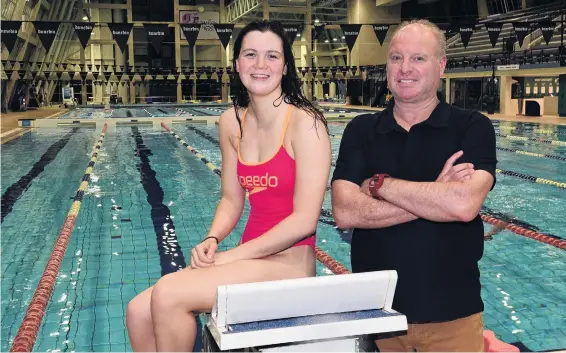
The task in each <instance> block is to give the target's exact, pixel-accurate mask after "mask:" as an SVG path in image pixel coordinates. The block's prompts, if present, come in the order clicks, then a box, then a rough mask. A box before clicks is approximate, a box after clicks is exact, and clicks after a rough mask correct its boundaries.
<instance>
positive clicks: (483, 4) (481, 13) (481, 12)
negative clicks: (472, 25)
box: [477, 0, 525, 18]
mask: <svg viewBox="0 0 566 353" xmlns="http://www.w3.org/2000/svg"><path fill="white" fill-rule="evenodd" d="M522 1H525V0H522ZM477 2H478V17H479V18H486V17H487V16H489V11H488V9H487V1H486V0H477Z"/></svg>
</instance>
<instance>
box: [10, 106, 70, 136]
mask: <svg viewBox="0 0 566 353" xmlns="http://www.w3.org/2000/svg"><path fill="white" fill-rule="evenodd" d="M67 111H68V109H65V108H58V107H42V108H39V109H33V110H28V111H25V112H15V113H13V112H9V113H7V114H2V116H1V118H0V122H1V131H0V133H1V135H0V136H1V140H0V143H1V144H4V143H6V142H9V141H12V140H13V139H15V138H16V137H18V136H21V135H23V134H25V133H26V132H28V131H29V130H30V129H29V128H20V127H18V119H53V118H56V117H58V116H59V115H62V114H65V113H66V112H67Z"/></svg>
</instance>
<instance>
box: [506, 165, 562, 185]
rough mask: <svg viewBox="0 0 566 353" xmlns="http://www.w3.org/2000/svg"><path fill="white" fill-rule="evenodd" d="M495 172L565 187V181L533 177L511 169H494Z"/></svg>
mask: <svg viewBox="0 0 566 353" xmlns="http://www.w3.org/2000/svg"><path fill="white" fill-rule="evenodd" d="M495 172H496V173H497V174H503V175H507V176H512V177H515V178H519V179H523V180H528V181H532V182H535V183H537V184H546V185H552V186H555V187H557V188H561V189H566V183H562V182H559V181H554V180H550V179H545V178H538V177H535V176H532V175H527V174H523V173H518V172H514V171H512V170H503V169H495Z"/></svg>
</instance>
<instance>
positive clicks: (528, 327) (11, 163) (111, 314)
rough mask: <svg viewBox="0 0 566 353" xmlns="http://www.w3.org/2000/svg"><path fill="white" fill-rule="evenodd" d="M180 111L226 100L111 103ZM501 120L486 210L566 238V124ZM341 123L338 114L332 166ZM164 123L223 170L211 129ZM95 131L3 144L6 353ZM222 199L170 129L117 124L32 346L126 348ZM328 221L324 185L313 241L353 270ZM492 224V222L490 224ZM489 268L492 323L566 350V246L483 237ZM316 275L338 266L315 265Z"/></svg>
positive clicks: (485, 278) (540, 347)
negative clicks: (154, 288) (135, 311)
mask: <svg viewBox="0 0 566 353" xmlns="http://www.w3.org/2000/svg"><path fill="white" fill-rule="evenodd" d="M178 109H182V110H184V111H185V112H187V113H188V114H193V115H195V116H201V115H208V116H214V115H219V114H220V112H221V111H222V109H223V108H222V107H220V108H218V107H213V106H208V107H207V106H202V107H201V106H191V107H183V108H179V107H171V106H154V107H146V106H144V107H127V108H119V109H113V110H112V115H111V117H115V118H121V117H124V118H127V117H140V118H142V117H143V118H150V117H154V118H158V117H161V116H175V114H178V113H179V110H178ZM101 112H102V113H104V111H103V110H102V109H100V108H84V109H82V108H81V109H78V110H76V111H72V112H69V113H68V114H66V116H64V117H62V118H73V116H72V114H73V113H76V114H78V116H80V118H81V119H88V118H89V117H93V116H94V115H96V114H98V113H101ZM336 112H338V109H337V110H336ZM344 112H346V110H344ZM348 112H349V111H348ZM160 114H162V115H160ZM167 114H169V115H167ZM182 114H183V113H182ZM76 116H77V115H75V117H76ZM493 125H494V127H495V130H496V133H497V134H498V138H497V147H498V151H497V157H498V160H499V163H498V175H497V184H496V186H495V188H494V189H493V190H492V191H491V192H490V193H489V195H488V198H487V200H486V202H485V204H484V207H483V209H482V214H484V215H488V216H493V217H498V218H500V219H501V218H505V219H507V220H509V221H510V222H512V223H514V224H517V225H520V226H521V227H523V228H527V229H530V230H534V231H536V232H539V233H543V234H547V235H548V236H550V237H553V238H557V239H566V228H565V227H564V213H565V210H566V197H565V195H566V188H565V187H564V186H566V184H564V183H566V127H557V126H543V125H539V124H520V123H510V122H503V121H501V122H499V121H493ZM345 126H346V125H345V124H343V123H330V124H329V128H330V133H331V135H332V139H331V141H332V152H333V161H334V162H335V161H336V157H337V153H338V148H339V145H340V136H341V135H342V133H343V131H344V128H345ZM169 127H171V128H172V130H173V131H174V132H175V133H176V134H178V135H179V136H180V137H182V138H183V139H184V140H185V141H187V143H188V144H189V145H190V146H191V147H192V148H194V149H195V150H197V151H198V152H200V154H201V155H202V156H204V158H205V159H206V160H207V161H209V162H210V163H212V164H213V165H214V166H216V167H217V168H220V166H221V155H220V151H219V147H218V129H217V127H216V126H214V125H206V124H173V125H169ZM99 136H100V130H95V129H94V128H92V127H82V126H77V127H64V128H63V127H61V128H57V129H51V128H39V129H34V130H32V131H31V132H29V133H26V134H24V135H23V136H21V137H19V138H17V139H15V140H13V141H11V142H8V143H6V144H4V145H2V155H1V157H2V158H1V159H2V161H1V163H2V182H1V188H2V239H1V242H2V243H1V247H2V250H1V251H2V253H1V255H2V260H1V261H2V274H1V275H2V279H3V280H2V288H1V294H2V314H1V321H2V326H1V330H2V331H1V334H2V337H3V340H2V345H1V349H2V351H5V350H6V351H7V350H8V349H9V348H10V344H11V342H12V340H13V338H14V335H15V334H16V332H17V330H18V327H19V325H20V323H21V320H22V318H23V316H24V314H25V312H26V310H27V307H28V304H29V302H30V299H31V297H32V295H33V293H34V290H35V288H36V286H37V283H38V281H39V279H40V278H41V276H42V273H43V270H44V268H45V264H46V263H47V261H48V258H49V256H50V254H51V252H52V249H53V245H54V243H55V241H56V239H57V235H58V234H59V232H60V230H61V227H62V225H63V222H64V220H65V217H66V216H67V212H68V211H69V208H70V207H71V204H72V203H73V199H74V197H75V193H76V191H77V188H78V187H79V184H80V182H81V180H82V178H83V174H84V171H85V168H87V165H88V164H89V160H90V158H91V153H92V148H93V146H94V145H95V143H96V142H97V140H98V139H99ZM513 136H514V137H515V138H514V137H513ZM543 141H545V142H543ZM549 141H550V142H549ZM553 141H554V142H553ZM525 176H527V177H531V179H529V178H526V177H525ZM545 180H549V181H553V182H556V184H552V183H545V182H544V181H545ZM535 181H536V182H535ZM219 197H220V178H219V176H218V175H217V174H216V173H214V172H213V171H212V170H211V168H210V167H208V166H207V165H206V164H205V163H203V161H202V160H201V159H199V158H197V157H196V156H195V155H194V153H191V152H190V151H189V150H187V148H185V147H184V146H183V145H182V144H180V143H179V142H178V141H177V139H175V138H174V137H173V136H172V135H171V134H169V133H167V131H165V130H164V129H153V128H151V127H142V126H135V125H132V126H123V127H117V128H114V129H109V130H108V132H107V133H106V136H105V138H104V142H103V144H102V147H101V149H100V151H99V152H98V158H97V161H96V165H95V166H94V169H93V171H92V174H91V176H90V181H89V184H88V188H87V190H86V192H85V193H84V197H83V200H82V206H81V208H80V212H79V214H78V218H77V221H76V225H75V230H74V232H73V233H72V236H71V238H70V242H69V245H68V248H67V251H66V254H65V258H64V261H63V263H62V266H61V269H60V271H59V274H58V276H57V280H56V285H55V289H54V292H53V295H52V297H51V300H50V301H49V304H48V307H47V311H46V313H45V316H44V319H43V322H42V325H41V329H40V331H39V335H38V338H37V341H36V344H35V347H34V350H35V351H51V352H56V351H65V352H71V351H131V346H130V344H129V342H128V336H127V332H126V328H125V310H126V306H127V303H128V302H129V301H130V300H131V299H132V298H133V297H134V296H135V295H136V294H138V293H140V292H141V291H143V290H144V289H146V288H147V287H149V286H151V285H152V284H154V283H155V282H156V281H157V280H158V279H159V278H160V277H161V276H162V275H164V274H167V273H170V272H172V271H175V270H176V269H177V268H179V267H184V266H185V265H186V264H188V263H190V251H191V249H192V247H193V246H195V245H196V244H197V243H199V242H200V241H201V240H202V239H203V237H204V236H205V235H206V233H207V229H208V227H209V225H210V223H211V221H212V218H213V215H214V211H215V208H216V205H217V201H218V200H219ZM248 215H249V206H248V205H247V204H246V207H245V210H244V215H243V218H242V220H241V221H240V222H239V223H238V225H237V227H236V230H235V231H234V232H233V233H232V234H231V235H230V236H229V237H228V238H226V240H225V241H224V242H222V243H221V246H220V249H221V250H222V249H227V248H231V247H234V246H235V245H236V244H237V243H238V241H239V238H240V235H241V233H242V231H243V227H244V225H245V221H246V219H247V216H248ZM333 224H334V223H333V220H332V217H331V200H330V191H327V194H326V197H325V200H324V204H323V212H322V214H321V219H320V222H319V224H318V229H317V234H318V236H317V246H318V247H319V248H320V249H321V250H323V251H325V252H326V253H327V254H328V255H330V256H331V257H333V258H334V259H336V260H337V261H338V262H340V263H342V264H344V265H345V266H346V267H347V268H349V269H350V268H351V267H350V259H349V256H350V244H349V243H350V237H351V235H350V233H349V232H348V231H341V230H339V229H336V227H335V226H334V225H333ZM491 227H492V226H491V225H490V224H487V223H484V228H485V230H486V231H488V230H489V229H491ZM172 248H174V249H175V251H176V253H177V256H176V257H175V258H174V259H173V258H172V256H171V252H170V251H168V250H171V249H172ZM480 270H481V282H482V297H483V299H484V303H485V313H484V321H485V325H486V329H489V330H493V331H494V332H495V334H496V335H497V337H498V338H499V339H501V340H503V341H505V342H507V343H513V344H516V345H518V346H519V347H521V350H522V351H528V350H531V351H546V350H557V349H565V348H566V280H565V277H564V274H565V273H566V251H564V250H562V249H559V248H557V247H555V246H552V245H549V244H546V243H543V242H539V241H536V240H533V239H529V238H527V237H523V236H521V235H518V234H515V233H513V232H512V231H510V230H504V231H502V232H501V233H499V234H497V235H495V236H494V237H493V240H491V241H487V242H485V251H484V256H483V258H482V260H481V261H480ZM317 275H332V272H331V271H330V270H329V269H328V268H325V267H324V266H323V265H322V264H321V263H318V262H317ZM320 300H324V298H320Z"/></svg>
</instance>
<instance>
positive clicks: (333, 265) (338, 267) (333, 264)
mask: <svg viewBox="0 0 566 353" xmlns="http://www.w3.org/2000/svg"><path fill="white" fill-rule="evenodd" d="M161 127H163V128H164V129H165V130H166V131H167V132H169V133H170V134H171V135H172V136H173V137H175V139H177V141H179V142H180V143H181V144H182V145H183V146H185V147H186V148H187V149H188V150H189V151H191V153H193V154H194V155H195V156H196V157H197V158H198V159H199V160H201V161H202V162H203V163H204V164H206V166H207V167H208V169H210V170H211V171H213V172H214V174H216V175H218V176H219V177H221V176H222V172H221V171H220V169H218V168H216V166H214V164H212V163H211V162H209V161H208V160H207V159H206V157H205V156H203V155H202V154H201V153H200V152H199V151H197V150H196V149H195V148H193V147H192V146H190V145H189V144H188V143H187V142H186V141H185V140H183V139H182V138H181V137H180V136H179V135H177V134H176V133H175V132H174V131H173V130H171V129H170V128H169V127H168V126H167V125H165V123H161ZM190 128H191V127H190ZM193 129H194V128H193ZM196 131H198V130H196ZM323 211H325V212H326V213H325V214H324V215H325V216H328V211H326V210H323ZM321 214H322V213H321ZM319 222H321V223H325V224H328V225H333V226H336V223H334V221H328V220H324V219H319ZM314 250H315V255H316V258H317V260H318V261H319V262H320V263H322V264H323V265H324V266H325V267H327V268H328V269H329V270H330V271H332V272H333V273H334V274H346V273H350V271H348V269H347V268H346V266H344V265H343V264H341V263H339V262H338V261H336V260H335V259H333V258H332V257H331V256H329V255H328V254H327V253H326V252H324V251H323V250H321V249H320V248H319V247H318V246H315V249H314Z"/></svg>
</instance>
